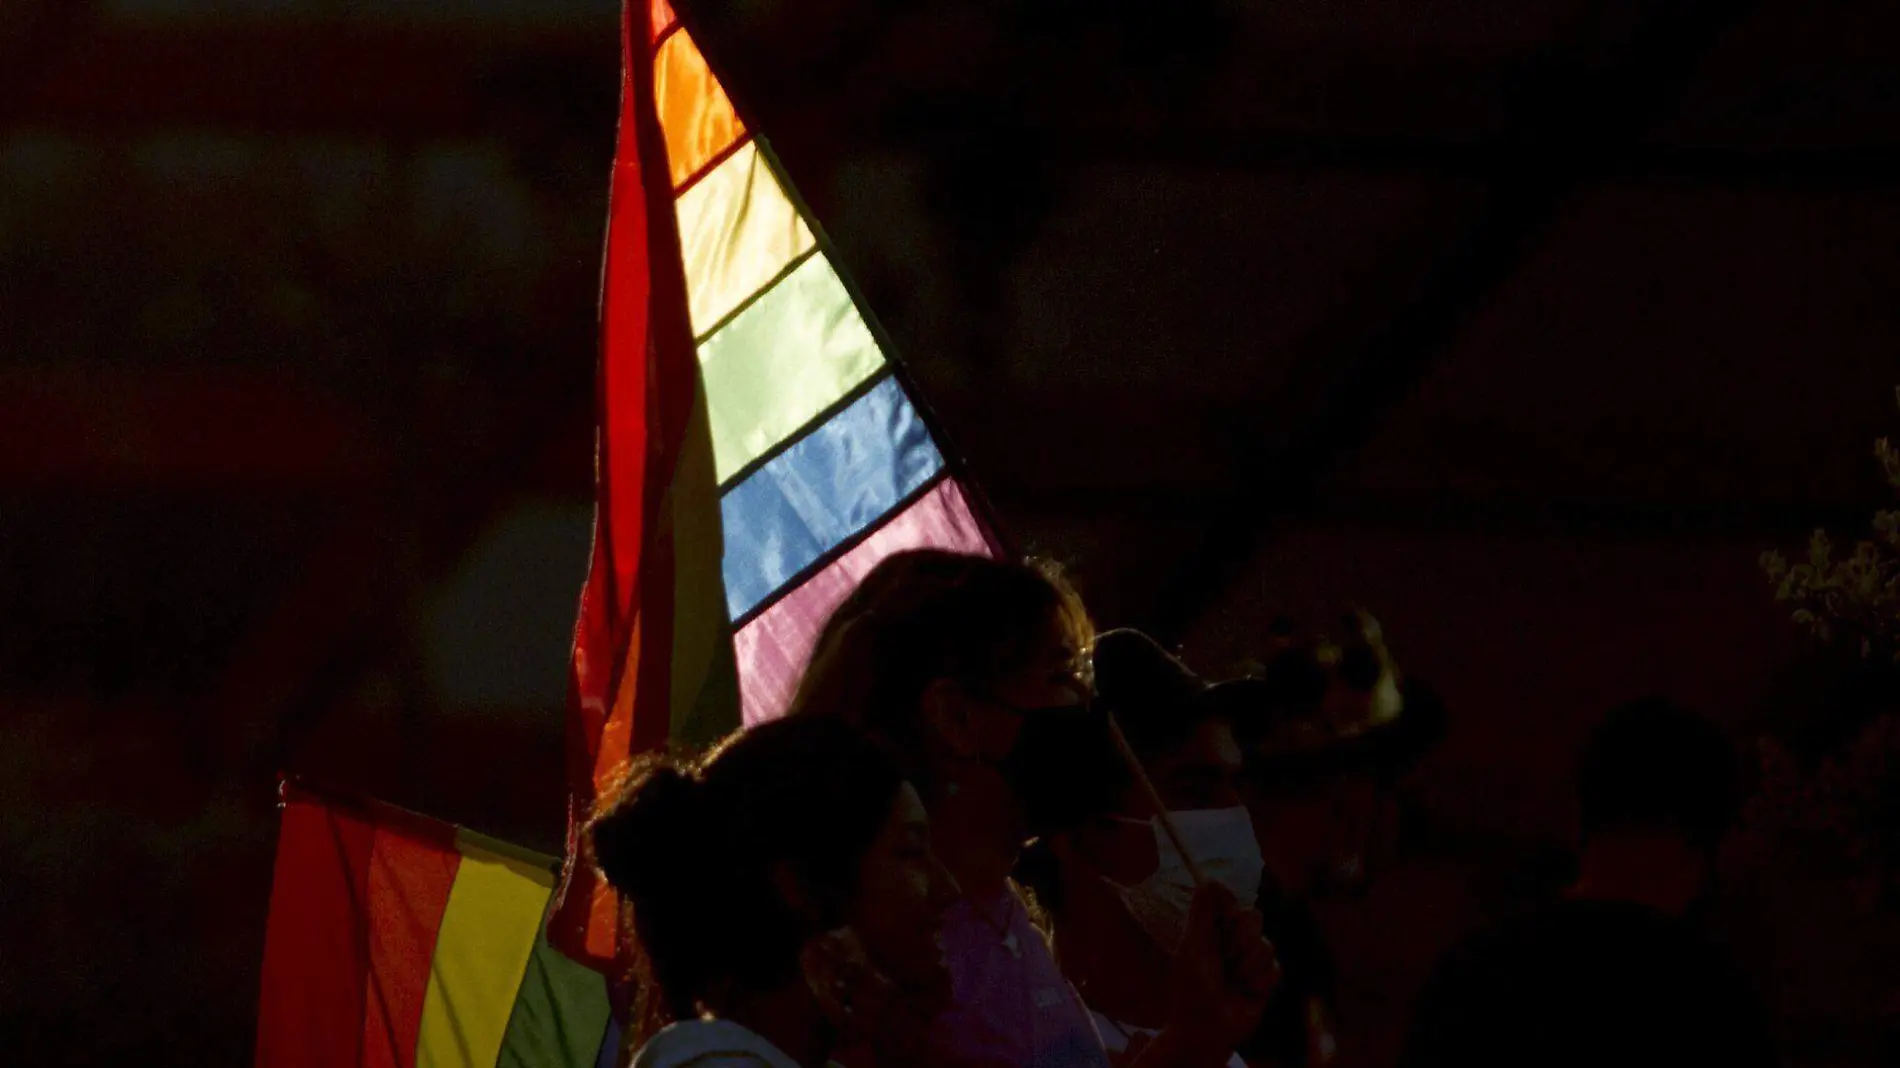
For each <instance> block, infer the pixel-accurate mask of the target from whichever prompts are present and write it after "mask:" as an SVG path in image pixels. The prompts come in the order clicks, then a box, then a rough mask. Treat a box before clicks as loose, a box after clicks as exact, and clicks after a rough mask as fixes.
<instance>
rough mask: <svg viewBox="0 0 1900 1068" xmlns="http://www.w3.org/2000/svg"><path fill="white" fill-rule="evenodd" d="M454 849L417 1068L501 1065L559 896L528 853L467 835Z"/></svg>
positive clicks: (458, 836)
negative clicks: (525, 979) (551, 899)
mask: <svg viewBox="0 0 1900 1068" xmlns="http://www.w3.org/2000/svg"><path fill="white" fill-rule="evenodd" d="M455 845H456V849H457V850H458V851H459V852H460V853H461V854H462V866H461V868H460V870H458V871H457V873H456V876H455V885H454V886H453V887H451V888H450V890H449V905H448V909H447V911H445V912H444V913H443V914H442V927H441V931H440V933H439V934H438V935H437V936H436V943H435V959H434V960H433V961H432V962H431V963H430V965H429V989H428V992H427V993H426V994H425V995H424V997H423V1002H422V1032H421V1037H420V1039H419V1041H418V1042H417V1044H416V1066H417V1068H471V1066H473V1068H488V1066H490V1065H493V1064H494V1063H495V1058H496V1056H497V1055H498V1054H500V1052H501V1041H502V1038H503V1036H504V1035H506V1033H507V1031H508V1017H509V1013H510V1011H511V1010H512V1009H513V1008H514V1004H515V995H516V993H517V992H518V991H519V990H520V988H521V977H522V975H523V974H524V973H525V972H526V971H527V967H528V957H529V955H530V954H531V953H533V952H534V942H535V937H536V935H537V934H539V932H540V929H541V920H542V917H543V915H544V914H545V912H546V911H547V904H548V895H549V894H550V893H552V892H553V889H554V874H553V873H552V872H551V871H549V870H548V868H547V866H546V865H545V864H537V863H535V862H534V861H533V860H532V859H531V856H530V855H529V854H527V853H525V852H524V851H522V850H518V849H515V848H512V847H509V846H506V845H504V844H502V843H499V842H496V841H494V840H493V839H490V838H487V837H485V836H483V835H478V834H473V833H470V832H468V831H458V832H457V834H456V840H455Z"/></svg>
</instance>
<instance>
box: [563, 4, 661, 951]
mask: <svg viewBox="0 0 1900 1068" xmlns="http://www.w3.org/2000/svg"><path fill="white" fill-rule="evenodd" d="M652 12H653V8H652V7H651V6H650V5H648V4H644V3H643V4H626V5H624V6H623V9H622V23H621V49H622V78H621V97H620V130H619V138H618V144H617V146H616V148H615V153H614V169H613V184H612V189H611V192H610V194H609V197H610V199H609V208H608V222H607V251H606V258H605V268H604V270H603V272H602V292H601V350H600V375H599V382H598V388H599V396H600V411H599V417H598V418H599V426H600V433H599V441H598V445H597V449H598V460H597V465H596V471H595V495H596V500H597V502H598V503H597V505H596V511H595V524H594V558H593V564H592V568H591V570H590V571H589V574H588V580H587V586H586V588H585V589H584V590H583V592H582V598H581V610H580V619H579V622H578V624H577V625H576V628H575V644H574V654H573V663H572V670H571V674H570V685H569V715H568V790H569V798H568V818H569V823H568V851H567V857H568V863H567V870H566V872H565V875H564V879H563V883H562V887H561V902H560V905H559V906H558V908H557V910H556V912H555V915H554V918H553V920H552V921H551V923H550V928H549V930H550V935H551V938H552V941H553V942H554V943H555V945H556V946H557V947H558V948H560V949H561V951H562V952H564V953H567V954H568V955H569V956H571V957H574V958H575V959H577V960H581V961H583V962H585V963H588V964H591V965H593V966H595V967H598V968H601V969H603V970H605V969H607V968H608V967H609V966H610V965H611V964H612V962H613V959H614V957H615V956H617V955H618V949H619V947H618V938H617V934H618V924H617V923H615V922H613V921H614V920H615V918H616V917H617V908H616V907H615V906H614V903H613V901H612V898H611V894H610V893H609V892H608V891H607V890H606V888H605V887H604V886H602V885H601V884H600V881H599V878H598V876H597V875H596V874H595V873H594V872H593V870H592V869H591V867H590V866H589V865H585V864H580V863H577V857H578V847H579V844H580V843H579V828H580V823H581V821H583V820H584V819H585V818H586V814H587V811H588V809H589V808H590V807H591V806H592V804H593V801H594V798H595V797H596V796H597V795H598V793H599V791H600V790H601V789H603V788H604V787H606V786H607V785H608V780H609V778H610V776H611V775H612V774H613V772H614V769H616V768H617V767H618V765H619V764H620V762H621V761H622V759H624V757H625V756H626V754H627V753H629V752H640V751H643V750H646V749H650V748H653V747H655V746H659V745H663V744H665V742H666V740H667V737H668V735H669V733H670V731H671V726H672V723H671V703H672V678H671V672H670V668H671V662H672V642H673V626H672V616H673V589H674V581H673V545H672V529H671V524H670V523H667V522H663V521H662V520H663V518H664V514H663V511H662V507H661V506H662V503H663V501H664V498H665V494H666V490H667V482H668V480H669V479H670V478H671V476H672V473H673V471H674V469H675V467H676V466H677V464H678V460H679V455H680V450H681V442H682V441H683V440H684V437H685V432H686V429H687V425H688V419H689V417H690V415H691V412H692V404H693V400H694V394H695V389H696V375H697V371H698V363H697V357H696V356H695V354H694V352H693V344H692V328H691V325H690V322H689V319H688V311H687V303H686V282H685V277H684V273H683V269H682V266H681V262H680V251H679V234H678V231H677V224H676V222H675V220H674V213H673V201H672V182H671V180H670V177H669V171H668V169H667V166H666V147H665V140H664V137H663V136H662V133H661V130H660V126H659V120H658V117H657V113H656V112H655V110H654V102H653V80H652V79H653V70H652V66H653V47H652V40H653V31H654V30H656V29H657V28H658V27H655V26H653V25H652V24H651V22H650V19H651V17H652ZM636 44H637V47H636ZM623 739H624V741H622V740H623ZM622 745H624V747H625V751H622V750H621V748H620V747H621V746H622Z"/></svg>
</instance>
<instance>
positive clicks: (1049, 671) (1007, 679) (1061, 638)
mask: <svg viewBox="0 0 1900 1068" xmlns="http://www.w3.org/2000/svg"><path fill="white" fill-rule="evenodd" d="M972 697H973V698H974V700H973V701H972V704H973V705H974V706H975V707H974V708H973V710H972V713H971V716H970V721H971V724H972V727H973V730H974V731H975V733H976V739H977V746H978V749H979V751H980V752H981V753H982V754H983V755H984V756H985V757H987V758H989V759H991V760H1001V759H1003V758H1004V757H1005V756H1006V755H1008V753H1009V752H1010V750H1012V749H1013V748H1015V745H1016V738H1017V736H1018V735H1019V734H1021V733H1022V725H1023V718H1024V716H1025V715H1033V714H1035V712H1036V710H1038V709H1048V708H1073V707H1075V706H1077V705H1080V704H1083V703H1085V702H1086V701H1087V700H1088V698H1089V689H1088V683H1087V681H1086V670H1085V665H1084V656H1083V651H1082V650H1080V649H1078V648H1076V643H1075V640H1074V638H1073V636H1072V635H1071V634H1070V633H1069V630H1068V628H1067V627H1064V626H1063V625H1062V622H1061V621H1060V620H1058V619H1056V618H1053V617H1052V618H1050V619H1049V620H1048V621H1047V622H1046V624H1045V625H1044V627H1043V629H1042V632H1041V634H1040V635H1039V637H1038V639H1037V641H1036V643H1035V646H1034V648H1032V649H1031V651H1030V653H1029V655H1028V656H1027V657H1025V658H1024V659H1023V660H1022V662H1021V665H1020V666H1019V667H1017V668H1015V669H1013V670H1011V671H1008V672H1005V673H1004V674H1003V675H1001V676H1000V677H998V678H997V679H995V680H994V681H993V682H992V683H991V684H990V685H989V686H988V687H987V692H981V693H975V694H972Z"/></svg>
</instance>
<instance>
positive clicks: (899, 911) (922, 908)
mask: <svg viewBox="0 0 1900 1068" xmlns="http://www.w3.org/2000/svg"><path fill="white" fill-rule="evenodd" d="M956 896H957V885H956V880H955V879H954V878H952V877H951V875H950V873H949V872H948V871H946V870H944V867H943V865H942V864H940V863H939V862H938V860H937V855H936V853H935V852H933V851H932V849H931V846H930V818H929V816H928V815H926V814H925V812H924V803H923V800H922V798H920V797H919V796H918V794H917V791H916V789H915V788H914V787H912V786H911V785H910V784H909V783H905V784H904V785H903V787H902V788H901V789H900V790H898V792H897V796H896V797H895V798H893V799H892V801H891V807H890V811H889V813H888V814H887V815H886V817H885V820H884V825H883V827H882V828H880V829H879V831H878V835H877V838H876V839H875V840H874V841H873V842H872V843H871V848H870V849H869V850H867V851H866V852H865V855H864V860H863V862H862V863H861V864H860V865H859V868H858V880H857V887H856V894H855V895H854V902H853V909H852V916H851V917H850V922H851V927H852V929H853V930H855V931H856V932H857V933H858V937H859V938H860V939H861V940H862V941H863V943H864V950H865V955H866V956H868V957H869V958H870V960H871V962H872V963H873V964H874V965H876V967H877V968H878V970H880V971H881V972H883V973H884V974H885V975H886V976H887V977H889V978H890V979H892V980H893V981H895V982H897V983H898V984H900V985H903V986H908V987H933V986H940V985H941V984H943V983H945V982H947V981H948V973H947V971H946V970H945V964H944V958H943V946H942V944H941V942H940V941H939V939H938V935H939V932H940V931H941V929H942V919H943V911H944V909H945V908H947V907H948V906H949V905H950V903H951V902H952V901H954V900H955V899H956Z"/></svg>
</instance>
